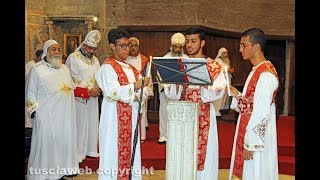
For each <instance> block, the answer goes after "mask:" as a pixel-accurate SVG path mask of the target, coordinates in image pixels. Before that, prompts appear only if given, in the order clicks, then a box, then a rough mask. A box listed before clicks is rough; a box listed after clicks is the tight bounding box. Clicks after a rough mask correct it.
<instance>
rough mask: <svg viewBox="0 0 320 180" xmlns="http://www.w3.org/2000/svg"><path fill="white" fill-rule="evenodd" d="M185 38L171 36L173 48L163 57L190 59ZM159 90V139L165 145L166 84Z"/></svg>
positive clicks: (175, 34) (181, 35) (178, 35)
mask: <svg viewBox="0 0 320 180" xmlns="http://www.w3.org/2000/svg"><path fill="white" fill-rule="evenodd" d="M185 41H186V39H185V37H184V35H183V34H182V33H179V32H178V33H174V34H173V35H172V36H171V41H170V42H171V46H170V51H169V52H168V53H167V54H165V55H164V56H163V57H188V55H186V54H184V52H183V46H184V44H185ZM157 78H158V82H160V81H161V80H162V79H161V76H160V74H159V72H157ZM158 90H159V100H160V104H159V139H158V143H159V144H163V143H166V141H167V123H168V113H167V105H168V97H167V96H166V95H165V93H164V84H162V83H158Z"/></svg>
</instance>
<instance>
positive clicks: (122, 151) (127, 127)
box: [104, 57, 139, 180]
mask: <svg viewBox="0 0 320 180" xmlns="http://www.w3.org/2000/svg"><path fill="white" fill-rule="evenodd" d="M104 63H105V64H110V65H111V66H112V67H113V69H114V70H115V71H116V73H117V75H118V81H119V84H120V86H123V85H127V84H128V83H129V81H128V77H127V75H126V73H125V72H124V71H123V69H122V67H121V65H120V64H119V63H118V62H117V61H115V59H114V58H113V57H108V58H107V59H106V60H105V61H104ZM130 67H131V69H132V70H133V73H134V75H135V79H136V81H137V80H138V78H139V72H138V71H137V70H136V68H134V67H133V66H131V65H130ZM117 117H118V180H127V179H128V178H129V174H128V173H123V175H122V176H121V174H120V171H121V172H123V170H127V169H128V170H129V169H130V168H131V146H132V107H131V106H130V105H129V104H127V103H124V102H121V101H117ZM125 172H129V171H125Z"/></svg>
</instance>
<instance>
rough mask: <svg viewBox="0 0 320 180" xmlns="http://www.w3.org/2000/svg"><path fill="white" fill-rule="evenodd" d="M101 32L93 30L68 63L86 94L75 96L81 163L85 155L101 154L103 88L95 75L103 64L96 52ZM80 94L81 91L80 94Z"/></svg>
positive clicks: (94, 155) (76, 80) (68, 59)
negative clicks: (99, 133)
mask: <svg viewBox="0 0 320 180" xmlns="http://www.w3.org/2000/svg"><path fill="white" fill-rule="evenodd" d="M100 39H101V34H100V32H99V31H98V30H93V31H90V32H89V33H88V34H87V35H86V37H85V39H84V41H83V43H82V44H81V45H80V46H79V47H78V48H77V49H76V50H75V51H74V52H73V53H71V54H70V55H69V56H68V58H67V60H66V66H67V67H68V68H69V69H70V71H71V75H72V78H73V80H74V82H75V84H76V86H77V87H81V88H84V89H85V91H87V92H88V93H87V96H82V97H81V96H77V94H76V97H75V100H76V101H75V105H76V114H77V118H76V119H77V149H78V161H79V162H82V161H83V160H84V159H85V158H86V156H89V157H99V153H98V132H99V102H98V98H99V95H100V88H99V87H98V84H97V82H96V79H95V74H96V72H97V71H98V69H99V67H100V63H99V60H98V58H97V57H96V56H95V55H94V53H95V51H96V50H97V47H98V43H99V41H100ZM80 95H81V94H80Z"/></svg>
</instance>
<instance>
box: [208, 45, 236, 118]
mask: <svg viewBox="0 0 320 180" xmlns="http://www.w3.org/2000/svg"><path fill="white" fill-rule="evenodd" d="M215 60H216V61H218V62H219V63H220V64H221V65H222V69H223V74H224V76H225V77H228V78H229V81H227V82H229V85H231V79H232V73H233V72H234V68H233V67H230V60H229V56H228V51H227V49H226V48H224V47H222V48H220V49H219V51H218V54H217V56H216V58H215ZM225 68H227V72H226V71H225ZM213 105H214V108H215V110H216V116H217V118H222V114H221V112H220V110H229V109H230V96H229V95H228V93H225V94H224V95H223V96H222V97H221V98H220V99H218V100H216V101H214V103H213Z"/></svg>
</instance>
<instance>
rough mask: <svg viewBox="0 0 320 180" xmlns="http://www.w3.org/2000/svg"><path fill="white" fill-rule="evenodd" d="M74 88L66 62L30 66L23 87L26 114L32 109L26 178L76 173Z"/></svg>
mask: <svg viewBox="0 0 320 180" xmlns="http://www.w3.org/2000/svg"><path fill="white" fill-rule="evenodd" d="M74 88H75V86H74V83H73V81H72V78H71V74H70V71H69V69H68V68H67V66H65V65H62V67H61V68H59V69H55V68H54V67H52V65H51V64H49V63H47V62H45V61H44V60H42V61H40V62H38V63H36V64H35V65H34V66H33V67H32V69H31V72H30V74H29V77H28V86H27V90H26V95H27V97H26V98H27V104H28V106H27V107H28V109H27V111H28V114H29V115H30V114H31V113H33V112H35V118H34V121H33V132H32V139H31V150H30V156H29V160H28V171H27V173H28V174H27V179H28V180H43V179H59V178H61V177H62V176H64V175H71V174H76V173H77V171H78V169H79V164H78V161H77V154H76V152H77V139H76V114H75V104H74V101H75V100H74V93H73V90H74ZM67 169H69V170H67ZM70 170H71V171H73V172H70ZM39 173H40V174H39ZM35 174H36V175H35Z"/></svg>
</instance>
